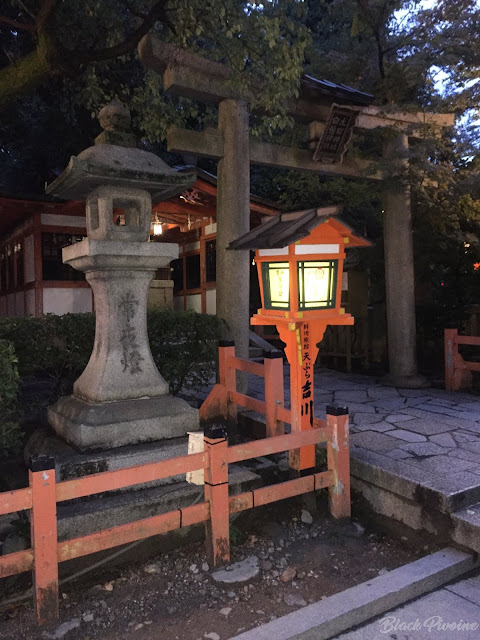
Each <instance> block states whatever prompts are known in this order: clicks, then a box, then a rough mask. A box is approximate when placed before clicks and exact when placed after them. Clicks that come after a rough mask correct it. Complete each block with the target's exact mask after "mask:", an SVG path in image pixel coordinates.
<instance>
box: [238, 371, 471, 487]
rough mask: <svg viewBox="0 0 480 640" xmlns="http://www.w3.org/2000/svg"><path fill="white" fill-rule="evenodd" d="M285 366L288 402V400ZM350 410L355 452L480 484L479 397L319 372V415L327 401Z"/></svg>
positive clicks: (257, 384) (255, 386)
mask: <svg viewBox="0 0 480 640" xmlns="http://www.w3.org/2000/svg"><path fill="white" fill-rule="evenodd" d="M288 385H289V372H288V368H287V367H286V368H285V396H286V397H285V400H286V404H288V402H289V389H288ZM249 393H250V394H251V395H254V396H256V397H262V396H263V380H262V379H259V378H254V377H253V376H252V378H251V381H250V391H249ZM334 402H335V403H337V404H340V405H345V406H347V407H348V409H349V415H350V432H351V445H352V450H355V449H363V450H366V451H370V452H375V453H378V454H381V455H382V456H386V457H387V458H390V459H392V460H402V461H404V464H405V465H410V466H411V467H413V468H415V470H421V471H423V472H424V473H425V474H427V475H429V476H431V477H432V478H434V477H436V478H437V479H438V481H439V483H441V484H442V486H444V485H445V484H446V482H447V480H448V482H449V483H450V485H451V487H452V488H453V487H457V486H461V487H465V486H467V485H470V484H478V485H479V486H480V397H478V396H473V395H469V394H465V393H452V392H448V391H443V390H439V389H422V390H411V389H395V388H393V387H386V386H383V385H381V384H378V383H376V382H375V378H372V377H370V376H361V375H352V374H343V373H340V372H337V371H331V370H320V371H316V372H315V415H316V416H317V417H319V418H323V419H324V418H325V408H326V406H327V404H331V403H334Z"/></svg>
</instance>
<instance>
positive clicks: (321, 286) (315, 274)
mask: <svg viewBox="0 0 480 640" xmlns="http://www.w3.org/2000/svg"><path fill="white" fill-rule="evenodd" d="M337 271H338V260H309V261H307V262H299V263H298V266H297V272H298V308H299V310H300V311H303V310H305V311H307V310H315V309H333V308H335V304H336V295H335V294H336V290H337Z"/></svg>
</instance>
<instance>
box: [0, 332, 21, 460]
mask: <svg viewBox="0 0 480 640" xmlns="http://www.w3.org/2000/svg"><path fill="white" fill-rule="evenodd" d="M18 384H19V377H18V370H17V357H16V355H15V349H14V346H13V344H12V343H11V342H8V341H7V340H0V456H5V455H8V454H9V453H18V451H20V449H21V446H22V441H23V433H22V430H21V429H20V426H19V424H18V422H17V421H16V417H17V408H18V404H17V397H18Z"/></svg>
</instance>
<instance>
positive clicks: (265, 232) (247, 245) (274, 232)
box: [228, 206, 370, 249]
mask: <svg viewBox="0 0 480 640" xmlns="http://www.w3.org/2000/svg"><path fill="white" fill-rule="evenodd" d="M340 212H341V207H338V206H331V207H322V208H320V209H307V210H303V211H293V212H290V213H282V214H280V215H278V216H275V217H274V218H271V219H270V220H267V221H266V222H263V223H262V224H261V225H260V226H259V227H256V228H255V229H252V230H251V231H249V232H248V233H245V234H244V235H243V236H241V237H240V238H237V239H236V240H234V241H233V242H231V243H230V244H229V246H228V248H229V249H281V248H283V247H287V246H289V245H291V244H294V243H295V242H298V241H299V240H302V239H303V238H306V237H307V236H309V235H310V233H311V232H312V231H313V230H314V229H316V228H317V227H318V226H320V225H321V224H324V223H329V224H330V225H331V226H333V227H334V228H335V230H336V231H337V232H338V234H339V235H341V236H343V237H345V238H348V241H349V246H352V247H366V246H369V245H370V242H368V240H365V239H364V238H360V237H359V236H356V235H355V234H354V233H353V232H352V230H351V229H350V227H348V226H347V225H346V224H345V223H344V222H342V221H341V220H340V219H339V218H338V214H339V213H340Z"/></svg>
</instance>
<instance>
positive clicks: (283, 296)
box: [262, 262, 290, 310]
mask: <svg viewBox="0 0 480 640" xmlns="http://www.w3.org/2000/svg"><path fill="white" fill-rule="evenodd" d="M262 279H263V288H264V292H265V293H264V295H265V308H266V309H286V310H288V309H290V288H289V281H290V280H289V269H288V262H264V263H263V264H262Z"/></svg>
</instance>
